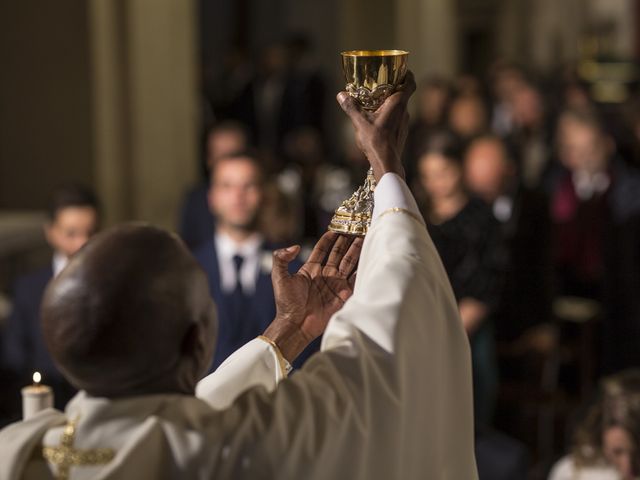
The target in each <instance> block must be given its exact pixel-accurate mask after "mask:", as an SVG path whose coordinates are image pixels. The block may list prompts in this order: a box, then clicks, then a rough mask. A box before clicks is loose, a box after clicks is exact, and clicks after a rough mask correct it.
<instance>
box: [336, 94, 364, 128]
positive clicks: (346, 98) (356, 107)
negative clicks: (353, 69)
mask: <svg viewBox="0 0 640 480" xmlns="http://www.w3.org/2000/svg"><path fill="white" fill-rule="evenodd" d="M336 98H337V100H338V103H339V104H340V107H341V108H342V110H344V113H346V114H347V115H348V116H349V118H350V119H351V121H352V122H353V123H354V124H357V123H360V122H361V121H362V115H363V114H362V109H361V108H360V104H359V103H358V102H357V101H356V99H355V98H353V97H352V96H351V95H349V94H348V93H347V92H340V93H338V96H337V97H336Z"/></svg>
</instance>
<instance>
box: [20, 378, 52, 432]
mask: <svg viewBox="0 0 640 480" xmlns="http://www.w3.org/2000/svg"><path fill="white" fill-rule="evenodd" d="M41 380H42V376H41V375H40V372H34V374H33V385H29V386H28V387H24V388H23V389H22V419H23V420H27V419H28V418H31V417H33V416H34V415H35V414H36V413H38V412H39V411H40V410H45V409H47V408H52V407H53V391H52V390H51V387H48V386H47V385H41V384H40V381H41Z"/></svg>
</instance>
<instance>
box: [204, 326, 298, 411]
mask: <svg viewBox="0 0 640 480" xmlns="http://www.w3.org/2000/svg"><path fill="white" fill-rule="evenodd" d="M290 369H291V366H290V365H289V364H288V363H287V362H286V360H284V358H283V357H282V356H281V355H280V354H279V352H277V351H276V350H275V349H274V348H273V346H271V345H270V344H269V343H268V342H266V341H264V340H262V339H260V338H256V339H254V340H252V341H250V342H249V343H247V344H246V345H244V346H243V347H241V348H239V349H238V350H236V351H235V352H234V353H233V354H232V355H230V356H229V358H227V359H226V360H225V361H224V363H222V364H221V365H220V366H219V367H218V368H217V369H216V371H215V372H213V373H211V374H210V375H208V376H206V377H205V378H203V379H202V380H200V382H199V383H198V385H197V386H196V396H197V397H198V398H200V399H201V400H204V401H205V402H206V403H208V404H209V405H210V406H211V407H213V408H215V409H218V410H222V409H224V408H227V407H228V406H229V405H231V403H232V402H233V400H234V399H235V398H236V397H237V396H238V395H240V394H241V393H243V392H244V391H246V390H248V389H250V388H253V387H258V386H260V387H264V388H265V390H266V391H268V392H271V391H273V390H274V389H275V388H276V385H277V384H278V382H279V381H281V380H282V379H284V378H286V376H287V373H288V371H289V370H290Z"/></svg>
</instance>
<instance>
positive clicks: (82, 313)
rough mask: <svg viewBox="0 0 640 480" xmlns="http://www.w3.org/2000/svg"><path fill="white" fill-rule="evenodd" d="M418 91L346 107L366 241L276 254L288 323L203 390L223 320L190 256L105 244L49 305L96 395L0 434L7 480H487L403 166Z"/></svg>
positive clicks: (76, 371)
mask: <svg viewBox="0 0 640 480" xmlns="http://www.w3.org/2000/svg"><path fill="white" fill-rule="evenodd" d="M414 89H415V85H414V81H413V77H412V76H411V75H410V74H409V76H408V78H407V81H406V84H405V85H404V87H403V89H402V90H401V91H400V92H398V93H396V94H394V95H392V96H391V97H389V99H387V101H386V102H385V104H384V105H383V106H382V107H381V108H380V109H379V110H378V111H377V112H375V113H370V112H364V111H361V110H360V109H359V107H358V106H357V104H356V103H355V102H354V101H353V100H352V99H351V98H350V97H348V96H347V95H346V93H341V94H339V96H338V101H339V103H340V104H341V106H342V108H343V109H344V110H345V112H346V113H347V114H348V115H349V117H350V118H351V120H352V122H353V124H354V127H355V134H356V139H357V141H358V144H359V146H360V148H361V149H362V150H363V152H364V153H365V154H366V156H367V158H368V159H369V161H370V163H371V165H372V167H373V170H374V175H375V176H376V179H377V180H378V187H377V189H376V191H375V210H374V212H373V221H372V226H371V229H370V230H369V233H368V234H367V237H366V240H365V241H364V244H363V242H362V240H361V239H353V238H349V237H345V236H339V235H336V234H334V233H327V234H326V235H324V236H323V237H322V238H321V239H320V240H319V242H318V243H317V245H316V247H315V248H314V250H313V252H312V254H311V256H310V257H309V261H308V262H307V263H306V264H305V265H304V266H303V267H302V268H301V269H300V271H299V272H298V273H297V274H295V275H289V274H288V272H287V264H288V262H290V261H291V260H292V259H293V258H294V257H295V255H296V254H297V251H298V248H297V247H292V248H289V249H285V250H280V251H277V252H276V253H275V254H274V268H273V274H272V279H273V283H274V291H275V297H276V305H277V314H276V318H275V319H274V321H273V323H272V324H271V325H270V326H269V328H268V329H267V330H266V331H265V332H264V335H262V336H261V337H259V338H257V339H255V340H253V341H251V342H249V343H248V344H247V345H245V346H244V347H242V348H241V349H240V350H238V351H237V352H235V353H234V354H233V355H231V357H229V358H228V359H227V360H226V361H225V362H224V363H223V364H222V365H221V367H220V368H219V369H218V370H217V371H216V372H214V373H213V374H212V375H210V376H208V377H206V378H204V379H203V380H202V381H200V383H198V384H197V385H196V382H197V379H198V378H199V376H200V375H201V374H202V373H203V372H205V371H206V369H207V367H208V365H209V364H210V361H211V357H212V353H213V346H214V344H215V342H214V340H215V328H216V324H215V308H214V306H213V305H212V303H211V301H210V300H209V296H208V294H207V284H206V279H205V277H204V274H203V273H202V271H200V270H199V269H198V267H197V266H196V264H195V263H194V260H193V259H192V258H191V257H190V255H189V254H188V251H187V250H186V248H185V247H184V245H182V244H181V243H180V242H179V240H177V239H176V238H175V237H173V236H172V235H170V234H168V233H165V232H163V231H161V230H159V229H155V228H153V227H148V226H140V225H128V226H122V227H118V228H115V229H112V230H110V231H107V232H104V233H103V234H101V235H98V236H97V237H96V238H95V239H93V240H92V241H91V242H89V244H87V246H86V247H85V248H84V249H83V250H82V251H81V252H80V253H79V254H78V255H77V256H76V257H74V258H73V259H72V260H71V262H70V263H69V265H68V267H67V268H66V269H65V270H64V272H63V273H62V274H60V275H59V277H57V278H56V279H55V280H54V281H53V282H52V283H51V285H50V286H49V287H48V289H47V292H46V295H45V299H44V303H43V326H44V331H45V335H46V339H47V343H48V346H49V348H50V350H51V353H52V356H53V358H54V359H55V361H56V363H57V365H58V366H59V368H60V369H61V371H62V372H63V373H64V375H65V376H66V378H68V379H69V381H70V382H71V383H72V384H73V385H75V386H76V387H77V388H78V389H80V390H81V392H80V393H79V394H78V395H77V396H76V397H75V398H74V399H73V400H72V401H71V402H70V403H69V405H68V406H67V408H66V410H65V411H64V412H59V411H55V410H45V411H42V412H40V413H39V414H37V415H35V416H34V417H32V418H30V419H29V420H27V421H24V422H20V423H17V424H14V425H11V426H9V427H7V428H5V429H4V430H3V431H1V432H0V480H5V479H20V478H23V479H43V478H58V479H89V478H91V479H121V478H136V479H138V478H139V479H147V478H148V479H163V478H201V479H205V478H206V479H210V478H218V479H223V478H228V479H242V478H247V479H262V478H265V479H268V478H278V479H302V478H305V479H329V478H331V479H425V478H429V479H439V480H473V479H475V478H476V477H477V476H476V469H475V461H474V456H473V418H472V406H471V404H472V402H471V373H470V357H469V346H468V342H467V337H466V335H465V333H464V331H463V328H462V324H461V322H460V318H459V316H458V312H457V307H456V303H455V299H454V297H453V294H452V291H451V287H450V285H449V282H448V280H447V276H446V273H445V272H444V270H443V267H442V264H441V263H440V259H439V258H438V255H437V253H436V250H435V248H434V246H433V244H432V242H431V240H430V238H429V236H428V234H427V230H426V228H425V225H424V223H423V221H422V220H421V218H420V216H419V214H418V210H417V207H416V204H415V200H414V199H413V197H412V196H411V194H410V193H409V191H408V188H407V186H406V184H405V182H404V180H403V175H404V171H403V168H402V165H401V164H400V161H399V159H400V156H401V152H402V147H403V144H404V140H405V138H406V129H407V121H408V118H407V114H406V107H407V101H408V99H409V97H410V96H411V94H412V92H413V90H414ZM356 270H357V279H356ZM323 332H324V336H323V341H322V349H321V350H322V351H321V352H319V353H317V354H316V355H315V356H313V357H312V358H311V359H310V360H309V361H308V362H307V363H306V364H305V366H304V367H303V368H302V370H301V371H299V372H297V373H296V374H294V375H292V376H291V377H290V378H288V377H287V374H288V370H289V368H290V367H289V365H290V363H291V361H292V360H293V359H294V358H295V357H296V355H297V354H299V353H300V352H301V351H302V350H303V349H304V347H305V346H306V345H308V343H309V342H311V341H312V340H313V339H314V338H316V337H318V336H319V335H320V334H321V333H323ZM194 393H195V395H194Z"/></svg>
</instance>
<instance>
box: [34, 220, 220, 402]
mask: <svg viewBox="0 0 640 480" xmlns="http://www.w3.org/2000/svg"><path fill="white" fill-rule="evenodd" d="M42 321H43V330H44V335H45V339H46V342H47V345H48V347H49V350H50V351H51V353H52V356H53V358H54V360H55V362H56V363H57V365H58V366H59V368H60V369H61V371H62V372H63V373H64V375H65V376H66V377H67V379H68V380H69V381H70V382H71V383H72V384H73V385H74V386H76V387H77V388H79V389H83V390H86V391H87V392H88V393H90V394H92V395H97V396H107V397H117V396H128V395H139V394H144V393H162V392H164V393H168V392H175V393H191V392H193V389H194V387H195V383H196V381H197V379H198V378H199V377H200V375H202V374H203V373H204V371H205V370H206V368H207V367H208V366H209V362H210V361H211V355H212V351H213V343H214V340H215V339H214V337H215V334H214V329H215V314H214V307H213V303H212V302H211V300H210V298H209V293H208V287H207V281H206V277H205V276H204V274H203V272H202V271H201V270H200V269H199V267H198V266H197V264H196V263H195V260H193V258H192V257H191V256H190V254H189V253H188V251H187V250H186V248H185V247H184V246H183V245H182V243H181V242H180V241H179V240H178V239H177V237H175V236H173V235H171V234H169V233H167V232H165V231H163V230H160V229H158V228H154V227H150V226H141V225H125V226H120V227H116V228H113V229H110V230H108V231H106V232H104V233H102V234H99V235H97V236H95V237H94V238H93V239H92V240H91V241H90V242H89V243H87V245H86V246H85V247H84V248H83V249H82V250H80V251H79V252H78V254H77V255H75V256H74V257H73V258H72V260H71V261H70V263H69V265H68V267H67V268H66V269H65V270H64V271H63V272H62V273H61V274H60V275H59V276H58V277H57V278H56V279H55V280H54V281H53V282H52V283H51V284H50V285H49V287H48V288H47V290H46V292H45V297H44V299H43V306H42Z"/></svg>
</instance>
